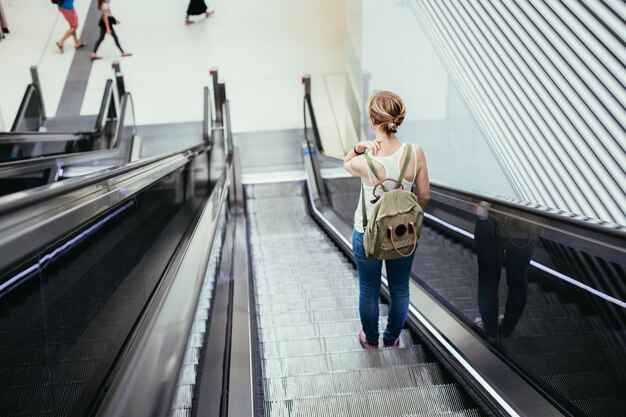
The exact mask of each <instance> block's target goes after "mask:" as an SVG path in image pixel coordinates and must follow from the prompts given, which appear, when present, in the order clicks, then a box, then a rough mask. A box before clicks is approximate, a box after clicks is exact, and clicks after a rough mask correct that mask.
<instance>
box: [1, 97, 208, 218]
mask: <svg viewBox="0 0 626 417" xmlns="http://www.w3.org/2000/svg"><path fill="white" fill-rule="evenodd" d="M130 100H131V99H130V93H126V94H125V95H124V97H123V98H122V106H121V108H122V112H121V114H122V116H121V118H120V123H119V124H118V129H117V133H116V136H118V137H119V135H122V134H123V131H124V122H125V114H126V111H127V109H130V108H131V107H132V104H131V103H132V102H131V101H130ZM133 124H134V123H133ZM205 146H206V145H204V144H202V145H195V146H193V147H191V148H189V149H187V150H185V151H183V152H182V154H183V155H185V156H187V157H191V155H195V154H198V153H200V152H202V150H203V148H204V147H205ZM180 154H181V152H180V151H176V152H170V153H167V154H163V155H159V156H155V157H153V158H149V159H145V160H141V161H136V162H131V163H129V164H127V165H124V166H121V167H117V168H113V169H110V170H105V171H104V172H95V173H93V174H87V175H85V176H83V177H80V178H72V179H68V180H65V181H62V182H58V183H54V184H50V185H46V186H43V187H38V188H36V189H32V190H27V191H23V192H18V193H14V194H10V195H7V196H3V197H0V216H2V215H6V214H7V213H10V212H13V211H16V210H19V209H21V208H24V207H28V206H31V205H33V204H37V203H41V202H44V201H47V200H50V199H51V198H54V197H58V196H61V195H64V194H68V193H71V192H74V191H76V190H80V189H82V188H85V187H88V186H90V185H94V184H98V183H101V182H103V181H106V180H109V179H111V178H115V177H118V176H120V175H123V174H126V173H128V172H131V171H135V170H138V169H140V168H146V169H147V167H149V166H151V165H153V164H155V163H159V162H162V161H164V160H166V159H168V158H170V157H172V156H175V155H180Z"/></svg>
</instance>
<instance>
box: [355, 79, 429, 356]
mask: <svg viewBox="0 0 626 417" xmlns="http://www.w3.org/2000/svg"><path fill="white" fill-rule="evenodd" d="M367 113H368V116H369V121H370V125H371V127H372V129H373V130H374V132H375V133H376V137H375V138H374V139H373V140H371V141H364V142H359V143H358V144H357V145H356V146H355V147H354V148H353V149H352V150H351V151H350V152H349V153H348V155H346V157H345V159H344V167H345V168H346V170H347V171H348V172H349V173H350V174H352V175H353V176H355V177H360V178H361V186H362V189H361V193H364V194H363V195H367V196H371V195H372V193H373V191H374V189H375V186H376V183H377V182H379V181H376V180H375V178H393V179H396V178H397V179H401V181H398V184H400V183H401V185H402V188H403V189H404V190H406V191H411V190H412V188H413V185H414V184H415V186H416V187H417V200H418V202H419V205H420V206H421V207H422V208H424V207H425V206H426V204H428V201H429V199H430V185H429V180H428V168H427V166H426V158H425V156H424V151H423V150H422V148H421V147H420V146H419V145H417V144H412V146H410V145H409V146H408V145H407V144H406V143H403V142H402V141H400V139H398V137H397V135H396V133H397V131H398V127H399V126H400V124H401V123H402V121H403V120H404V116H405V113H406V110H405V107H404V102H403V101H402V99H401V98H400V97H398V96H397V95H396V94H394V93H391V92H388V91H382V92H380V93H378V94H376V95H375V96H373V97H371V98H370V100H369V102H368V104H367ZM365 153H368V156H369V157H370V158H371V160H370V162H373V167H374V169H375V172H373V171H372V168H369V166H368V161H367V160H366V157H365V155H364V154H365ZM372 160H373V161H372ZM405 161H407V162H406V163H405ZM401 165H402V167H401ZM403 171H404V173H403V174H402V172H403ZM400 177H402V178H400ZM363 203H364V204H365V210H363V207H362V204H363ZM373 206H374V201H372V200H370V197H368V198H362V196H361V194H360V195H359V203H358V207H357V209H356V211H355V213H354V231H353V235H352V250H353V253H354V258H355V261H356V264H357V269H358V272H359V315H360V318H361V326H362V330H361V332H360V333H359V341H360V342H361V345H362V346H363V347H364V348H365V349H378V346H379V340H378V339H379V332H378V318H379V311H378V299H379V296H380V285H381V272H382V265H383V261H382V260H380V259H376V258H369V257H367V256H366V254H365V249H364V247H363V235H364V224H365V222H366V221H365V222H364V218H363V214H365V215H366V217H365V219H367V218H370V217H371V216H370V215H371V213H372V208H373ZM414 256H415V251H413V252H412V253H411V254H410V255H408V256H402V257H400V258H397V259H387V260H385V261H384V262H385V268H386V272H387V281H388V283H389V292H390V294H391V297H390V305H389V314H388V318H387V326H386V328H385V331H384V334H383V346H384V347H395V346H398V340H399V336H400V332H401V331H402V328H403V327H404V322H405V320H406V317H407V314H408V309H409V276H410V273H411V267H412V264H413V258H414Z"/></svg>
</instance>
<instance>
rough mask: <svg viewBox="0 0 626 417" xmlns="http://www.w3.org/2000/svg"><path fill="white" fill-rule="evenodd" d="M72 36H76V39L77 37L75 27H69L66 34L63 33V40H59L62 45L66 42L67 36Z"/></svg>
mask: <svg viewBox="0 0 626 417" xmlns="http://www.w3.org/2000/svg"><path fill="white" fill-rule="evenodd" d="M70 36H74V39H76V29H75V28H69V29H68V30H67V32H65V35H63V37H62V38H61V40H59V43H60V44H61V45H63V44H64V43H65V41H66V40H67V38H69V37H70Z"/></svg>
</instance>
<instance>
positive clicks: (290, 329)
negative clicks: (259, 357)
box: [259, 323, 320, 342]
mask: <svg viewBox="0 0 626 417" xmlns="http://www.w3.org/2000/svg"><path fill="white" fill-rule="evenodd" d="M319 336H320V335H319V331H318V326H317V324H316V323H311V324H296V325H290V326H274V327H262V328H260V329H259V338H260V339H261V342H273V341H284V340H299V339H311V338H314V337H319Z"/></svg>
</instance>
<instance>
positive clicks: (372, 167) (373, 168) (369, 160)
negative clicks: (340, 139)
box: [363, 152, 387, 191]
mask: <svg viewBox="0 0 626 417" xmlns="http://www.w3.org/2000/svg"><path fill="white" fill-rule="evenodd" d="M363 156H365V160H366V161H367V166H368V167H369V169H370V171H372V173H373V174H374V176H375V177H376V179H377V180H378V182H379V183H380V186H381V187H382V189H383V191H387V189H386V188H385V186H384V185H383V183H382V182H383V181H384V180H381V179H380V177H379V176H378V174H377V173H376V166H375V165H374V160H373V159H372V157H371V156H369V154H368V153H367V152H366V153H365V155H363ZM370 180H371V178H370Z"/></svg>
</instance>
